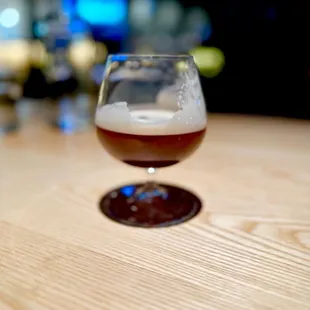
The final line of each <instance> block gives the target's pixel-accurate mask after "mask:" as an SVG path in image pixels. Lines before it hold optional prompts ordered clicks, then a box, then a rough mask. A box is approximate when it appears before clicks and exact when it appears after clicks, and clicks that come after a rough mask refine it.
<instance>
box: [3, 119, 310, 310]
mask: <svg viewBox="0 0 310 310" xmlns="http://www.w3.org/2000/svg"><path fill="white" fill-rule="evenodd" d="M36 128H37V129H36ZM145 178H146V174H145V172H144V171H143V170H140V169H135V168H131V167H129V166H126V165H124V164H122V163H120V162H117V161H115V160H114V159H113V158H111V157H109V156H108V155H107V154H106V153H105V152H104V150H103V149H101V147H100V146H99V143H98V142H97V140H96V137H95V134H94V131H93V130H91V131H90V132H87V133H81V134H77V135H73V136H65V135H61V134H59V133H57V132H56V131H52V130H51V129H49V128H48V127H47V126H44V125H42V126H37V127H36V126H34V127H31V128H28V129H27V128H24V129H23V131H21V132H20V133H18V134H13V135H11V136H7V137H3V138H1V139H0V309H1V310H8V309H10V310H11V309H14V310H43V309H49V310H54V309H57V310H58V309H64V310H80V309H89V310H95V309H98V310H99V309H100V310H110V309H111V310H112V309H113V310H131V309H132V310H148V309H158V310H160V309H177V310H178V309H186V310H187V309H188V310H189V309H193V310H204V309H208V310H209V309H215V310H224V309H225V310H226V309H227V310H239V309H240V310H242V309H244V310H251V309H253V310H254V309H255V310H260V309H261V310H267V309H268V310H271V309H277V310H301V309H304V310H306V309H307V310H309V309H310V122H307V121H297V120H286V119H273V118H263V117H249V116H225V115H223V116H217V115H214V116H211V117H210V121H209V128H208V134H207V137H206V139H205V141H204V143H203V145H202V146H201V148H200V149H199V151H197V153H196V154H194V155H193V157H191V158H190V159H188V160H187V161H185V162H184V163H182V164H180V165H177V166H175V167H172V168H168V169H162V170H161V171H159V172H158V175H157V179H158V180H161V181H165V182H169V183H173V184H178V185H180V186H183V187H184V188H188V189H190V190H192V191H194V192H195V193H197V194H198V195H199V196H200V198H201V199H202V201H203V203H204V208H203V211H202V212H201V213H200V214H199V215H198V216H197V217H196V218H194V219H193V220H191V221H190V222H188V223H186V224H183V225H179V226H174V227H170V228H161V229H142V228H131V227H127V226H122V225H120V224H116V223H114V222H112V221H110V220H108V219H107V218H106V217H104V216H103V215H102V214H101V213H100V212H99V210H98V207H97V204H98V200H99V198H100V196H101V195H102V194H103V193H105V192H106V191H108V190H109V189H110V188H113V187H116V186H118V185H122V184H124V183H130V182H132V181H137V180H145Z"/></svg>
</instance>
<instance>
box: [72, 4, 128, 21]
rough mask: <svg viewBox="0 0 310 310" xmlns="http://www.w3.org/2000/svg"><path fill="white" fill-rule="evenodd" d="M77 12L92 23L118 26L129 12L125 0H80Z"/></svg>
mask: <svg viewBox="0 0 310 310" xmlns="http://www.w3.org/2000/svg"><path fill="white" fill-rule="evenodd" d="M76 9H77V12H78V14H79V16H80V17H81V18H83V19H84V20H85V21H87V22H89V23H90V24H92V25H98V26H117V25H119V24H121V23H122V22H123V20H124V18H125V16H126V13H127V4H126V1H125V0H79V1H78V3H77V8H76Z"/></svg>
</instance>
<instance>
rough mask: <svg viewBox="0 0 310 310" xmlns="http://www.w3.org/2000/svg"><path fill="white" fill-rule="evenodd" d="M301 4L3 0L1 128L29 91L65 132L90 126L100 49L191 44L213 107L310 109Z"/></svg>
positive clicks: (271, 0)
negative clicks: (47, 107)
mask: <svg viewBox="0 0 310 310" xmlns="http://www.w3.org/2000/svg"><path fill="white" fill-rule="evenodd" d="M189 3H190V4H189ZM301 4H302V2H296V3H294V5H293V4H292V2H289V1H283V0H282V1H280V0H268V1H258V0H252V1H246V0H238V1H237V0H217V1H215V0H208V1H187V2H185V1H178V0H0V41H1V42H0V44H1V45H0V131H2V132H8V131H11V130H14V129H15V128H17V127H18V125H17V124H18V120H20V119H23V118H25V115H27V113H30V112H29V111H28V110H26V109H25V107H26V106H27V107H29V104H27V105H25V104H24V103H25V102H26V101H27V102H28V103H29V102H36V110H35V112H34V111H32V112H31V113H40V114H41V115H44V117H46V119H48V120H49V121H50V122H51V125H55V126H57V127H58V128H60V129H61V130H62V131H63V132H73V131H75V130H76V129H77V128H79V129H81V128H84V127H85V128H86V127H87V126H88V123H89V122H91V118H92V109H93V107H94V105H95V103H96V97H97V94H98V89H99V86H100V83H101V80H102V74H103V69H104V64H105V60H106V57H107V55H108V53H117V52H123V53H127V52H128V53H142V54H151V53H167V54H172V53H191V54H192V55H193V56H194V58H195V61H196V63H197V65H198V67H199V70H200V75H201V80H202V86H203V91H204V94H205V98H206V102H207V105H208V110H209V111H210V112H220V113H244V114H264V115H272V116H286V117H294V118H305V119H310V108H309V99H310V92H309V91H310V63H309V59H310V48H309V47H308V42H307V41H308V40H309V38H308V35H309V29H310V28H309V25H308V21H307V20H308V15H307V12H308V11H307V9H306V8H303V7H302V6H301ZM38 105H39V106H40V105H42V106H45V107H46V106H49V107H53V108H50V109H45V110H38ZM12 107H14V109H15V110H16V111H18V113H14V111H13V109H12ZM27 109H28V108H27ZM51 111H52V112H51ZM42 113H43V114H42ZM44 113H45V114H46V115H45V114H44ZM51 113H52V114H53V115H50V114H51ZM17 119H18V120H17Z"/></svg>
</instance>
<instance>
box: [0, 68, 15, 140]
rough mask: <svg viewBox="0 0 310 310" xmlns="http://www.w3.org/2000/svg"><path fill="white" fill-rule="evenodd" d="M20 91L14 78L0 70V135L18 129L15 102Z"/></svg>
mask: <svg viewBox="0 0 310 310" xmlns="http://www.w3.org/2000/svg"><path fill="white" fill-rule="evenodd" d="M19 94H20V89H19V87H18V84H17V82H16V81H15V79H14V77H13V76H12V75H11V74H10V72H8V71H7V70H4V68H0V135H3V134H7V133H10V132H13V131H16V130H17V129H18V127H19V120H18V114H17V106H16V101H17V99H18V97H19Z"/></svg>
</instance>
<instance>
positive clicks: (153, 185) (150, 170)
mask: <svg viewBox="0 0 310 310" xmlns="http://www.w3.org/2000/svg"><path fill="white" fill-rule="evenodd" d="M146 172H147V175H148V180H147V181H146V184H145V188H147V189H155V188H156V187H157V184H156V182H155V180H154V176H155V174H156V169H155V168H147V169H146Z"/></svg>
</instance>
